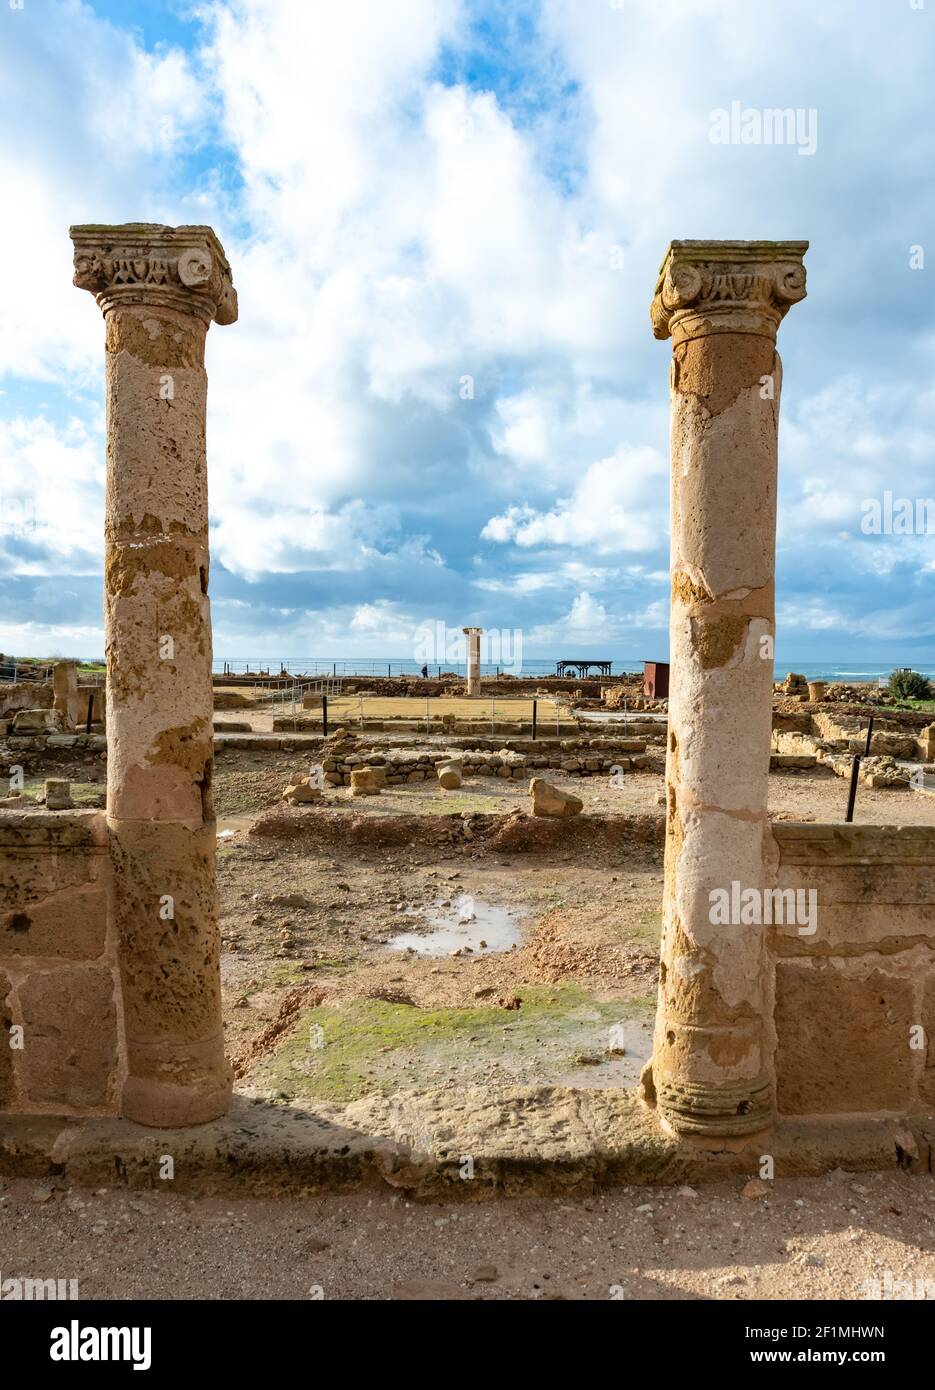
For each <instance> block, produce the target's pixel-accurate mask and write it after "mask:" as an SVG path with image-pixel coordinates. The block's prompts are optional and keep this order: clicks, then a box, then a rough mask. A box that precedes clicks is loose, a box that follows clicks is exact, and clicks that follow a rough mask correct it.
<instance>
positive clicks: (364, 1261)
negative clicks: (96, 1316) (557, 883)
mask: <svg viewBox="0 0 935 1390" xmlns="http://www.w3.org/2000/svg"><path fill="white" fill-rule="evenodd" d="M742 1190H743V1188H742V1184H741V1183H740V1182H739V1181H738V1182H737V1183H734V1184H724V1183H719V1184H716V1185H713V1186H707V1187H703V1188H700V1189H694V1188H643V1187H640V1188H620V1189H611V1190H607V1191H602V1192H598V1193H595V1194H594V1195H593V1196H590V1197H586V1198H583V1199H582V1198H574V1199H572V1198H564V1197H563V1198H515V1199H513V1200H511V1201H498V1202H483V1203H458V1204H450V1203H437V1202H432V1203H425V1204H416V1203H411V1202H409V1201H407V1200H406V1199H405V1198H404V1197H402V1196H400V1195H398V1194H390V1193H388V1192H385V1191H381V1192H379V1193H375V1194H372V1193H360V1194H355V1195H353V1196H346V1197H336V1196H329V1197H315V1198H306V1199H305V1200H295V1199H279V1200H275V1201H256V1200H233V1199H230V1198H224V1199H213V1198H205V1197H199V1198H186V1197H181V1196H175V1195H173V1194H172V1193H169V1192H164V1193H163V1192H159V1193H152V1194H150V1193H127V1192H125V1191H106V1190H103V1189H102V1190H98V1191H96V1192H94V1193H91V1192H88V1191H80V1192H79V1191H68V1190H66V1189H64V1188H55V1187H54V1186H52V1185H50V1184H48V1183H37V1182H27V1181H15V1182H8V1183H6V1184H4V1183H3V1181H2V1180H0V1251H2V1252H3V1265H2V1274H3V1276H6V1277H10V1276H13V1277H21V1278H22V1277H33V1278H63V1279H77V1281H78V1290H77V1292H78V1296H79V1297H80V1298H83V1299H84V1298H87V1299H105V1298H114V1299H136V1298H140V1299H153V1298H154V1299H236V1298H247V1299H302V1298H307V1299H320V1298H324V1299H365V1300H369V1299H400V1300H413V1299H427V1300H432V1301H436V1300H446V1301H447V1300H449V1299H477V1300H490V1299H517V1300H536V1299H545V1300H553V1299H561V1300H579V1299H589V1300H607V1299H611V1300H620V1299H624V1300H626V1299H650V1300H663V1299H664V1300H669V1299H698V1298H705V1299H740V1300H749V1299H752V1300H759V1299H809V1300H811V1299H842V1300H850V1299H858V1300H863V1299H869V1300H872V1299H874V1297H875V1296H877V1297H878V1296H879V1295H880V1294H882V1295H883V1296H884V1297H887V1296H889V1297H893V1296H894V1294H893V1293H889V1294H887V1291H888V1290H890V1289H892V1290H895V1291H896V1294H895V1296H900V1297H906V1296H909V1297H915V1298H925V1297H926V1295H928V1296H929V1297H935V1255H933V1244H935V1180H933V1179H931V1178H922V1177H909V1176H906V1175H904V1174H894V1173H886V1174H882V1173H869V1174H858V1175H854V1174H850V1173H844V1172H842V1171H840V1170H839V1171H836V1172H834V1173H831V1174H829V1175H827V1176H826V1177H824V1178H810V1179H802V1180H796V1181H794V1180H792V1179H789V1180H780V1181H777V1182H775V1183H773V1184H771V1186H770V1188H769V1190H768V1192H767V1193H766V1195H760V1196H756V1197H745V1196H743V1195H742ZM896 1281H907V1282H905V1283H904V1284H903V1285H902V1286H900V1285H899V1283H898V1282H896Z"/></svg>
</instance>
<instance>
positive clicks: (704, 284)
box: [650, 241, 808, 345]
mask: <svg viewBox="0 0 935 1390" xmlns="http://www.w3.org/2000/svg"><path fill="white" fill-rule="evenodd" d="M807 250H808V242H807V241H673V242H671V243H670V244H669V249H668V250H667V251H666V254H665V257H664V258H663V262H662V265H661V267H660V270H659V279H658V280H657V282H656V293H655V295H654V296H653V302H652V308H651V309H650V317H651V318H652V324H653V333H654V334H655V336H656V337H657V338H669V337H671V338H672V341H673V344H676V345H677V344H678V343H683V342H686V341H688V340H689V339H691V338H701V337H704V335H705V334H707V333H757V334H760V335H761V336H763V337H768V338H775V336H776V329H777V328H778V327H779V324H780V322H781V320H782V318H783V316H784V315H785V314H786V313H787V312H788V310H789V308H790V307H791V305H793V304H795V303H796V302H797V301H798V300H800V299H804V298H805V266H804V265H803V264H802V258H803V256H804V255H805V252H806V251H807Z"/></svg>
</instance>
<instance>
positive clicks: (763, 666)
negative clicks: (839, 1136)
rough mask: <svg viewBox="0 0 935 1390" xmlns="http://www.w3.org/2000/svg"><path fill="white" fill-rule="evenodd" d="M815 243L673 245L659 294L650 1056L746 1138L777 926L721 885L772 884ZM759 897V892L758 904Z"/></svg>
mask: <svg viewBox="0 0 935 1390" xmlns="http://www.w3.org/2000/svg"><path fill="white" fill-rule="evenodd" d="M807 247H808V243H807V242H804V241H790V242H738V241H674V242H672V244H671V246H670V247H669V249H668V251H667V252H666V256H665V259H664V261H663V264H662V269H661V271H660V275H659V281H658V284H657V286H656V294H655V298H654V299H653V304H652V323H653V330H654V332H655V335H656V337H657V338H668V337H671V338H672V346H673V356H672V367H671V408H672V517H671V535H672V540H671V554H672V608H671V622H670V645H671V652H670V661H671V679H670V689H669V740H668V750H667V759H666V852H665V856H666V863H665V888H664V899H663V929H662V960H661V972H660V985H659V1002H658V1010H657V1016H656V1032H655V1037H654V1044H653V1059H652V1064H651V1070H650V1069H647V1072H646V1073H645V1074H644V1094H645V1095H647V1096H648V1098H650V1099H651V1098H652V1096H653V1094H654V1096H655V1100H656V1103H657V1105H658V1109H659V1112H660V1114H661V1117H662V1119H663V1121H664V1123H665V1125H666V1126H667V1127H668V1128H670V1129H671V1130H674V1131H675V1132H676V1133H680V1134H696V1135H699V1136H704V1135H712V1136H734V1135H742V1134H745V1133H749V1132H752V1131H756V1130H762V1129H765V1128H766V1127H767V1126H768V1125H769V1124H770V1123H771V1121H772V1118H773V1115H774V1107H775V1101H774V1092H775V1087H774V1069H773V1050H774V1048H773V1035H772V1001H771V999H770V998H769V997H768V996H769V988H770V987H769V982H768V978H767V971H766V955H765V940H764V928H763V927H762V926H760V925H756V924H754V923H753V922H750V921H749V920H748V919H749V918H750V917H755V915H756V914H755V912H754V911H746V912H745V913H744V917H745V919H747V920H745V921H740V920H734V918H735V917H739V916H740V914H738V913H736V912H733V911H731V912H730V913H729V914H728V915H729V916H730V920H729V921H728V922H726V923H725V922H723V921H722V920H721V918H722V916H723V898H722V897H721V896H720V893H718V892H717V891H716V890H726V891H727V893H728V895H730V894H731V890H732V885H735V884H736V885H739V888H738V889H737V890H735V891H734V896H733V901H736V900H737V896H736V895H737V893H738V892H743V891H744V890H747V889H754V890H757V892H758V893H759V894H760V901H762V891H763V889H764V887H765V886H766V866H765V844H766V841H765V834H766V830H767V820H766V800H767V777H768V773H769V749H770V729H771V720H772V680H773V637H774V596H773V577H774V570H775V536H776V452H777V425H778V415H779V389H780V381H781V371H782V368H781V364H780V361H779V357H778V354H777V353H776V348H775V342H776V330H777V328H778V326H779V323H780V321H781V319H782V318H783V316H784V315H785V313H786V312H787V310H788V309H789V307H790V305H792V304H794V303H795V302H796V301H797V300H799V299H802V298H803V297H804V295H805V269H804V266H803V265H802V258H803V255H804V253H805V251H806V249H807ZM746 901H747V902H749V897H748V899H747V900H746Z"/></svg>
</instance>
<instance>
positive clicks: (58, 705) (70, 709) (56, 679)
mask: <svg viewBox="0 0 935 1390" xmlns="http://www.w3.org/2000/svg"><path fill="white" fill-rule="evenodd" d="M52 708H53V709H54V710H56V711H57V713H59V714H60V715H61V716H62V720H63V723H64V726H65V728H66V729H71V728H74V726H75V722H76V715H77V710H78V663H77V661H56V662H54V663H53V665H52Z"/></svg>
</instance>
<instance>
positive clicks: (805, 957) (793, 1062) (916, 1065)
mask: <svg viewBox="0 0 935 1390" xmlns="http://www.w3.org/2000/svg"><path fill="white" fill-rule="evenodd" d="M772 839H773V845H774V850H775V855H776V856H777V858H778V868H777V872H776V880H775V882H776V886H777V887H778V888H780V889H792V890H796V891H798V890H802V891H805V892H808V891H809V890H814V892H815V900H814V901H815V904H816V911H815V914H814V927H815V930H814V931H809V930H805V931H803V930H802V929H801V928H802V923H801V922H798V923H795V922H794V923H791V924H785V925H782V926H773V927H771V928H769V934H768V948H769V956H770V958H771V961H772V964H773V972H774V978H773V981H772V988H773V993H774V1009H773V1020H774V1025H775V1033H776V1054H775V1056H776V1087H777V1106H778V1110H779V1112H780V1114H785V1115H802V1114H840V1113H847V1112H863V1113H866V1112H873V1111H881V1110H882V1111H894V1112H897V1113H905V1112H907V1111H913V1110H917V1111H929V1112H931V1111H932V1110H933V1109H935V829H933V828H932V827H929V826H900V827H898V828H897V827H894V826H885V825H791V824H782V823H777V824H774V825H773V827H772Z"/></svg>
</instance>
